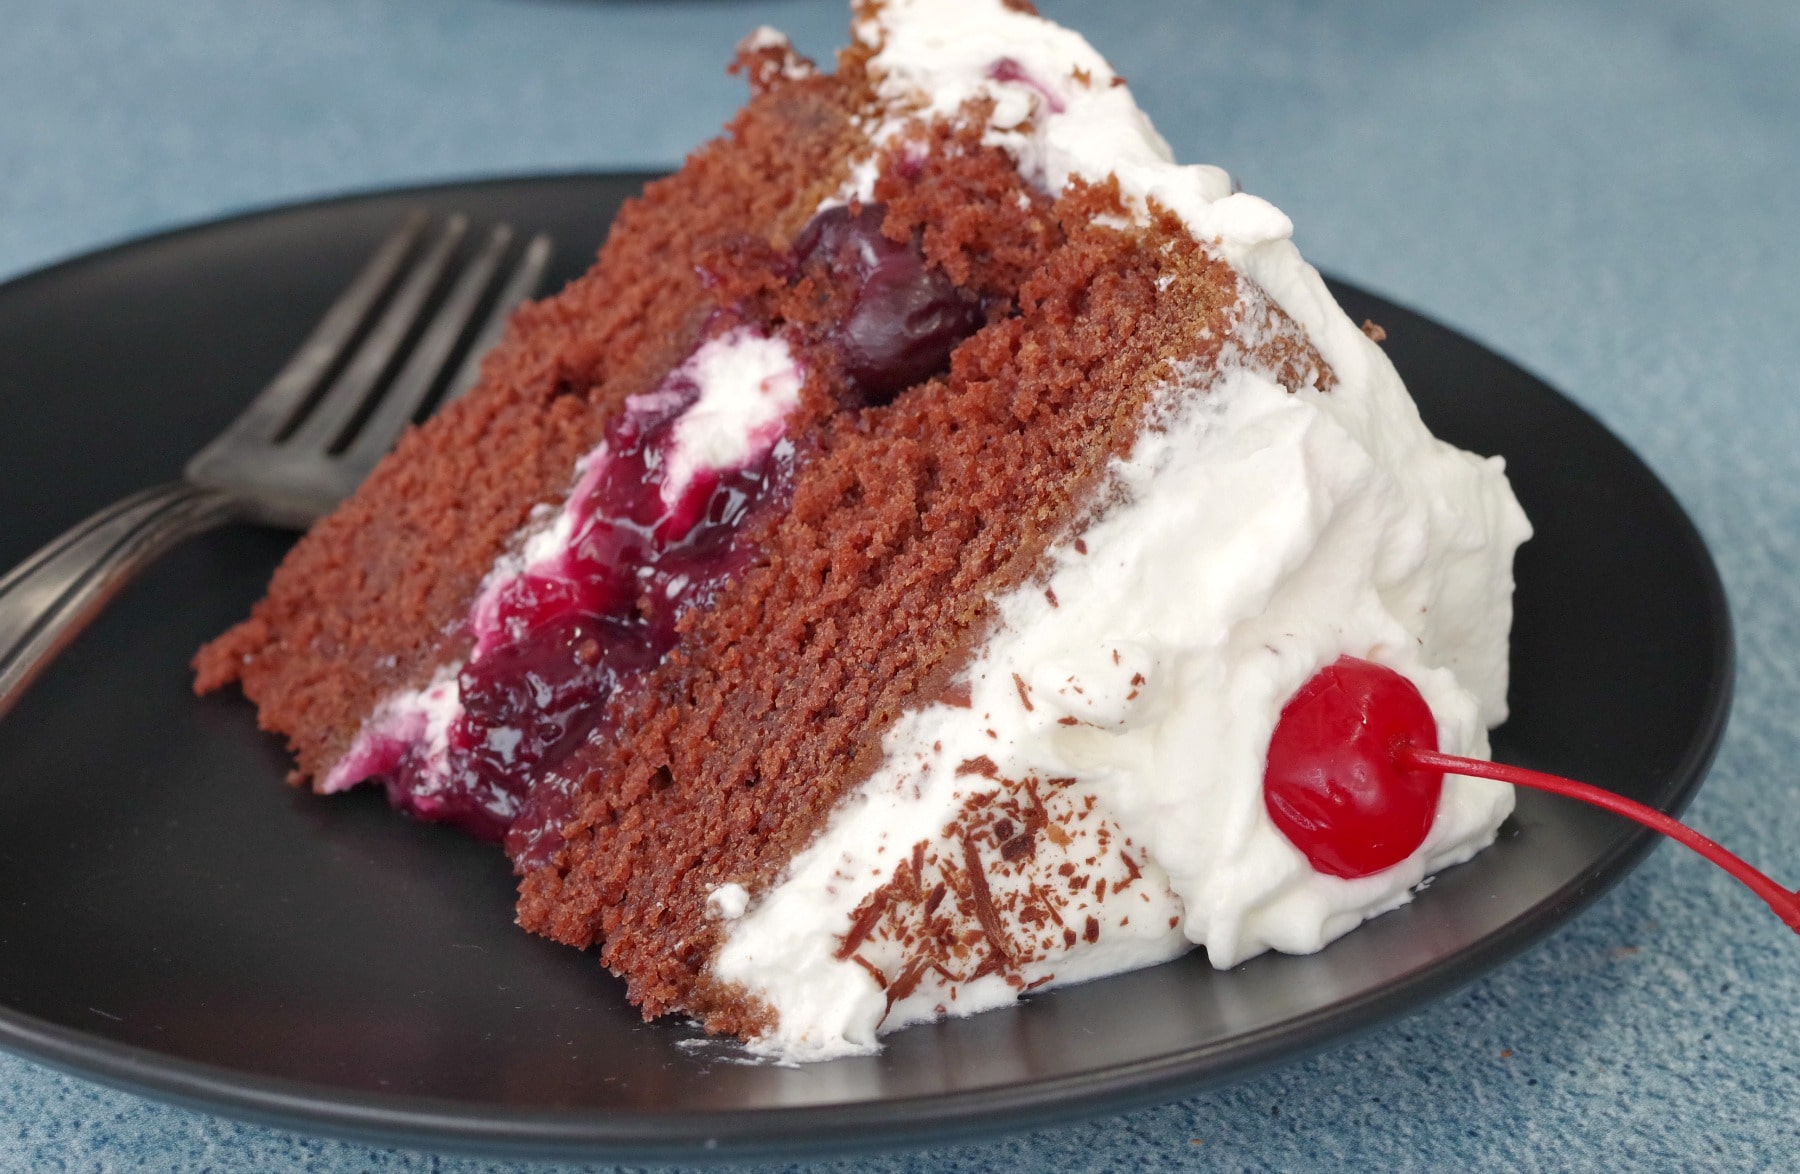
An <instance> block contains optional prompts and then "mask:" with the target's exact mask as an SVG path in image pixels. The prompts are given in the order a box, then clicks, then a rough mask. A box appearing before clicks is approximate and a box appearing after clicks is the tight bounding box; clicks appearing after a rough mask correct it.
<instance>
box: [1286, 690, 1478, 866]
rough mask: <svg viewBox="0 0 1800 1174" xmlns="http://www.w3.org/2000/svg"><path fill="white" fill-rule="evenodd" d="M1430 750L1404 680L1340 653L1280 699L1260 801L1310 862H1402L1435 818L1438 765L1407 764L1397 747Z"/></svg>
mask: <svg viewBox="0 0 1800 1174" xmlns="http://www.w3.org/2000/svg"><path fill="white" fill-rule="evenodd" d="M1405 746H1413V747H1419V748H1422V749H1426V750H1436V749H1437V722H1436V721H1435V720H1434V719H1433V718H1432V716H1431V707H1430V706H1428V705H1426V704H1425V699H1424V698H1423V697H1421V696H1419V691H1418V689H1416V688H1415V687H1414V686H1413V683H1412V682H1411V681H1409V680H1407V679H1406V678H1405V677H1403V676H1401V675H1400V674H1399V673H1397V672H1394V671H1393V670H1392V669H1388V668H1383V667H1382V666H1381V665H1378V664H1372V663H1370V662H1369V661H1366V660H1358V659H1356V658H1354V657H1349V656H1345V657H1340V658H1339V659H1338V660H1337V662H1336V663H1335V664H1331V665H1327V666H1326V667H1325V668H1322V669H1320V670H1319V671H1318V672H1317V673H1315V674H1314V675H1313V677H1312V679H1311V680H1309V681H1307V682H1306V684H1304V685H1302V686H1301V687H1300V691H1299V692H1298V693H1295V694H1294V696H1293V697H1292V698H1291V699H1290V700H1289V701H1288V703H1287V705H1286V706H1285V707H1283V709H1282V711H1281V719H1280V720H1279V721H1278V722H1276V724H1275V734H1274V736H1273V737H1272V738H1270V740H1269V759H1268V766H1267V769H1266V770H1265V772H1264V775H1263V802H1264V803H1265V804H1266V805H1267V806H1268V809H1269V818H1271V819H1273V820H1274V821H1275V826H1276V827H1277V828H1279V829H1281V834H1282V835H1284V836H1286V837H1287V838H1288V840H1289V842H1291V843H1292V844H1293V845H1294V847H1296V848H1298V849H1300V851H1301V852H1302V853H1304V854H1305V856H1306V859H1307V860H1308V861H1309V862H1310V863H1311V864H1312V866H1313V868H1315V869H1317V870H1318V871H1319V872H1324V873H1329V874H1331V875H1332V876H1341V877H1345V878H1354V877H1359V876H1369V875H1370V874H1372V873H1377V872H1380V871H1381V870H1382V869H1384V868H1391V867H1393V866H1394V865H1396V864H1398V863H1400V862H1401V861H1402V860H1405V859H1406V858H1407V857H1408V856H1411V855H1412V854H1413V853H1414V852H1415V851H1417V850H1418V847H1419V845H1420V844H1422V843H1424V842H1425V834H1426V833H1427V832H1429V831H1430V830H1431V821H1432V820H1433V819H1434V818H1436V816H1437V804H1438V794H1439V793H1440V792H1441V791H1442V790H1443V785H1444V776H1443V772H1442V771H1438V770H1432V769H1429V768H1424V769H1421V768H1418V767H1413V768H1407V767H1403V766H1401V765H1400V762H1399V761H1398V759H1397V758H1396V754H1397V752H1398V751H1399V749H1400V748H1401V747H1405Z"/></svg>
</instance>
